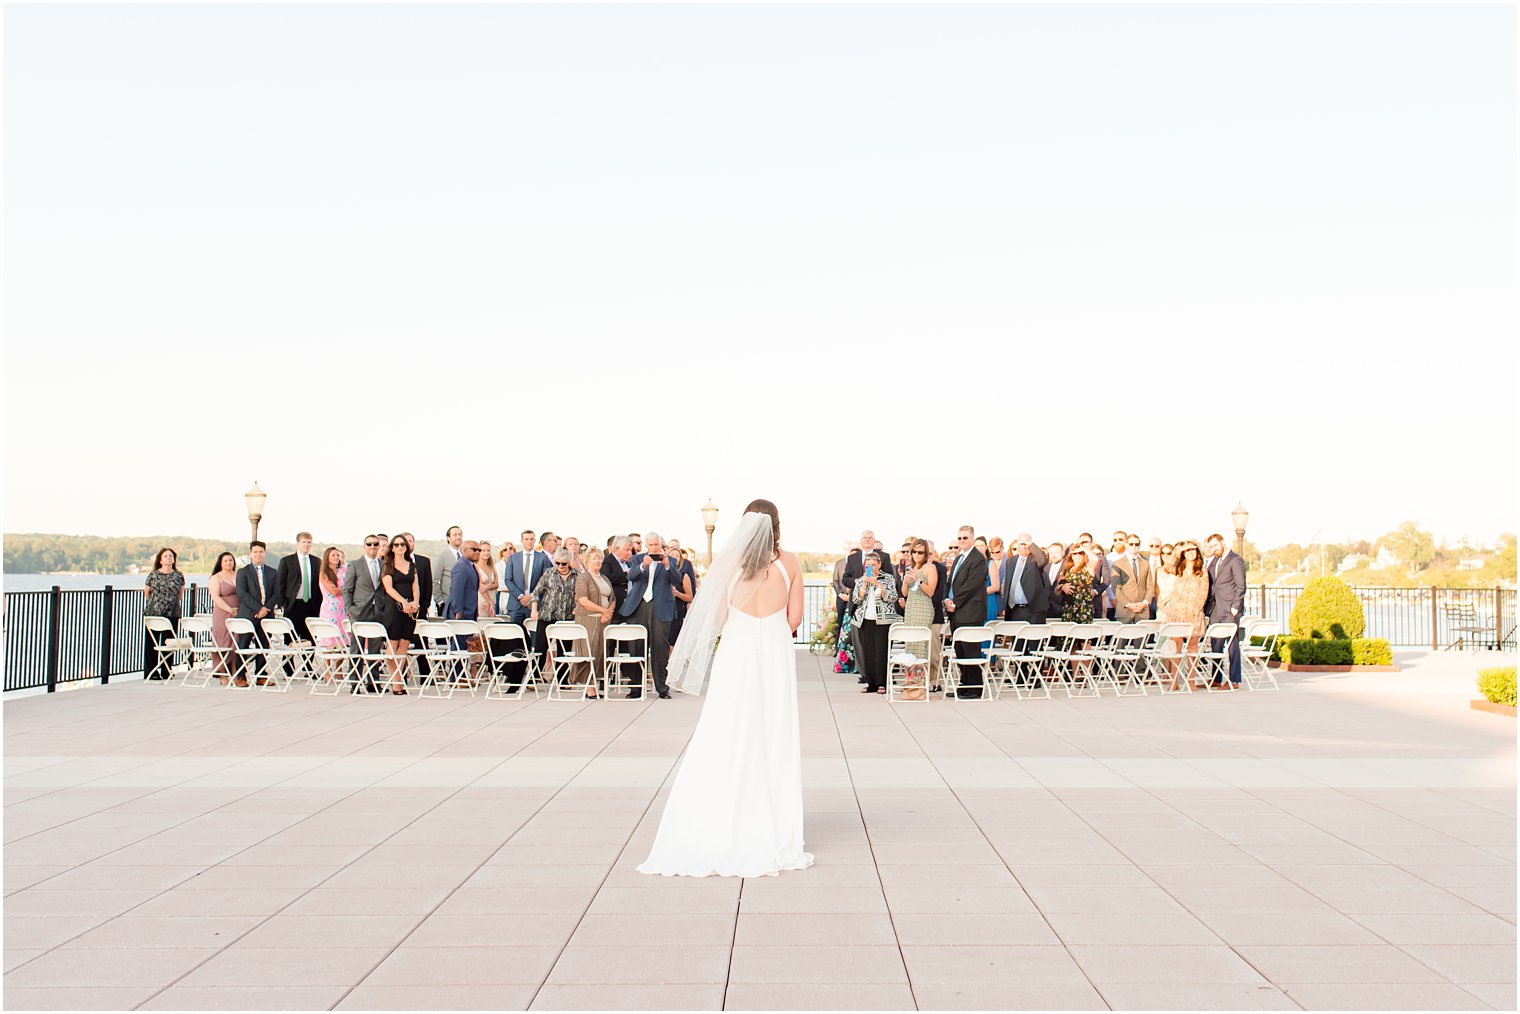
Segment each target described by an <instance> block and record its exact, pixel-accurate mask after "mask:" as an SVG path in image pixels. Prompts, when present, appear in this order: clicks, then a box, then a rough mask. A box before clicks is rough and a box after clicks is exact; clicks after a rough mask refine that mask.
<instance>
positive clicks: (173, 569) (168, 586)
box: [143, 546, 185, 680]
mask: <svg viewBox="0 0 1520 1014" xmlns="http://www.w3.org/2000/svg"><path fill="white" fill-rule="evenodd" d="M184 593H185V575H183V574H181V573H180V571H179V554H178V553H176V552H175V551H174V550H172V549H170V548H169V547H168V546H165V547H164V548H163V549H160V550H159V551H158V553H157V554H156V555H155V556H154V557H153V570H152V571H151V572H150V573H149V574H148V580H147V581H146V582H145V583H144V585H143V599H144V600H145V601H144V603H143V615H144V616H164V617H167V618H168V620H169V622H170V623H172V624H174V628H175V633H173V634H170V635H169V636H170V637H177V636H179V634H178V631H179V616H180V599H181V598H182V597H183V595H184ZM143 634H144V637H145V641H144V650H143V672H144V674H145V675H146V678H147V679H155V680H161V679H167V678H168V676H167V675H166V674H165V673H164V672H155V671H154V670H155V669H157V668H158V649H157V642H156V641H155V640H154V639H153V633H152V631H149V630H146V629H145V630H144V631H143Z"/></svg>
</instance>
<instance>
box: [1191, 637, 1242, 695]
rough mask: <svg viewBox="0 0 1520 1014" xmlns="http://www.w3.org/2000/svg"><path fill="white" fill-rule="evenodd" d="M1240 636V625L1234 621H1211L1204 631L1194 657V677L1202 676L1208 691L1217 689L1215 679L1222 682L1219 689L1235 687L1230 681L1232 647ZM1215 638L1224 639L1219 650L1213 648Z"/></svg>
mask: <svg viewBox="0 0 1520 1014" xmlns="http://www.w3.org/2000/svg"><path fill="white" fill-rule="evenodd" d="M1239 636H1240V627H1239V626H1238V625H1237V624H1234V623H1210V624H1209V627H1208V629H1207V630H1205V631H1204V632H1203V639H1202V640H1201V641H1199V642H1198V651H1197V652H1196V653H1195V655H1194V657H1193V678H1194V679H1198V678H1199V677H1200V676H1201V677H1202V679H1203V689H1204V690H1205V691H1207V692H1208V693H1213V692H1214V691H1215V689H1216V687H1215V686H1214V681H1215V680H1218V681H1219V682H1220V683H1221V684H1222V686H1221V687H1219V688H1217V689H1220V690H1224V689H1233V688H1234V684H1233V683H1231V682H1230V647H1231V646H1232V645H1233V644H1234V643H1235V638H1237V637H1239ZM1215 640H1222V641H1224V647H1223V648H1222V649H1220V650H1219V651H1213V650H1212V647H1213V644H1214V641H1215Z"/></svg>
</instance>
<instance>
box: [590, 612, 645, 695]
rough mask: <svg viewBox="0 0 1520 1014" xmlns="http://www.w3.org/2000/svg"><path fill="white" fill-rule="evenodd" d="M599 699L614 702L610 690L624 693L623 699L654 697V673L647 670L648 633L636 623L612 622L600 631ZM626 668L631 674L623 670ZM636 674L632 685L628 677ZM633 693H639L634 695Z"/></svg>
mask: <svg viewBox="0 0 1520 1014" xmlns="http://www.w3.org/2000/svg"><path fill="white" fill-rule="evenodd" d="M602 644H603V656H604V657H603V661H602V696H603V697H604V698H606V699H607V700H609V701H611V700H616V699H617V698H616V697H615V695H614V694H613V690H627V691H628V696H627V697H625V698H624V700H629V699H637V698H638V697H642V698H645V699H647V698H649V697H651V696H653V695H654V673H653V671H652V670H651V669H650V668H649V632H648V631H647V630H645V629H644V627H643V626H642V625H640V624H637V623H613V624H609V625H608V626H607V628H606V629H605V630H603V631H602ZM624 666H628V668H629V669H631V670H634V672H627V671H625V670H624V669H623V667H624ZM635 672H636V673H637V675H638V683H637V684H634V683H633V682H632V681H631V679H630V677H632V676H633V675H634V673H635ZM634 690H638V691H639V693H638V694H637V695H635V694H634V693H633V691H634Z"/></svg>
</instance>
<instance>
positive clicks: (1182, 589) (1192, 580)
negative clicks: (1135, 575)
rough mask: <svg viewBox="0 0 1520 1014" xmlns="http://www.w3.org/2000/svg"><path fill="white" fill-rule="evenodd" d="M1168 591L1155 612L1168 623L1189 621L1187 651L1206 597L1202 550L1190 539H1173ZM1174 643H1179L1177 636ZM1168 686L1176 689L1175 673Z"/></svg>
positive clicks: (1194, 642)
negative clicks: (1175, 540)
mask: <svg viewBox="0 0 1520 1014" xmlns="http://www.w3.org/2000/svg"><path fill="white" fill-rule="evenodd" d="M1172 575H1173V579H1172V591H1171V594H1170V595H1168V596H1167V597H1166V598H1165V599H1164V600H1162V602H1161V607H1160V609H1159V612H1160V614H1161V617H1162V618H1163V619H1165V620H1167V621H1168V622H1171V623H1191V624H1192V625H1193V633H1192V634H1191V635H1190V636H1189V637H1188V643H1187V648H1188V653H1189V654H1191V653H1192V652H1193V651H1194V650H1195V649H1196V648H1197V647H1198V638H1200V637H1201V636H1203V630H1204V626H1205V625H1206V621H1205V620H1204V618H1203V604H1204V602H1205V601H1207V600H1208V597H1209V575H1208V571H1207V570H1206V569H1205V568H1204V565H1203V553H1202V552H1201V551H1200V550H1199V548H1198V543H1197V541H1196V540H1194V539H1183V540H1182V541H1181V542H1179V543H1177V552H1176V555H1175V558H1174V559H1173V561H1172ZM1177 643H1178V644H1179V645H1180V644H1181V640H1180V639H1179V640H1178V641H1177ZM1172 689H1173V690H1176V689H1177V675H1176V673H1175V672H1173V674H1172Z"/></svg>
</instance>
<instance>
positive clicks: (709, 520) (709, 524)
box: [702, 497, 718, 570]
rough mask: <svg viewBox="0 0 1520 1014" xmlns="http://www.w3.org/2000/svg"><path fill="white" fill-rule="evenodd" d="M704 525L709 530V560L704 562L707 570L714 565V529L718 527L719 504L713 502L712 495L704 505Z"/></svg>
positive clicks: (703, 565)
mask: <svg viewBox="0 0 1520 1014" xmlns="http://www.w3.org/2000/svg"><path fill="white" fill-rule="evenodd" d="M702 527H703V528H705V529H706V530H707V560H706V562H704V563H703V564H702V567H703V569H704V570H705V569H706V568H708V567H711V566H712V537H713V529H714V528H717V527H718V506H717V504H715V503H713V502H712V497H708V498H707V503H706V504H704V505H703V507H702Z"/></svg>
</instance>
